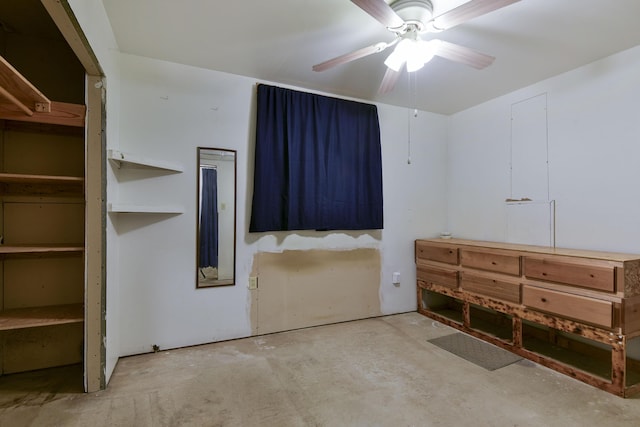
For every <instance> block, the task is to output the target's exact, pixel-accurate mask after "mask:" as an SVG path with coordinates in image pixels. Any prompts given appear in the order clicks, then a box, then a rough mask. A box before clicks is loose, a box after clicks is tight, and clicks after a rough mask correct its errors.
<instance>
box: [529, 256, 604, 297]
mask: <svg viewBox="0 0 640 427" xmlns="http://www.w3.org/2000/svg"><path fill="white" fill-rule="evenodd" d="M594 263H595V261H591V262H590V263H586V262H567V261H558V260H554V259H549V258H533V257H524V275H525V276H526V277H528V278H532V279H540V280H545V281H549V282H559V283H564V284H568V285H574V286H580V287H583V288H589V289H596V290H599V291H606V292H615V291H616V287H615V268H614V267H613V266H609V265H597V264H595V265H594Z"/></svg>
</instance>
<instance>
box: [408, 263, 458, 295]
mask: <svg viewBox="0 0 640 427" xmlns="http://www.w3.org/2000/svg"><path fill="white" fill-rule="evenodd" d="M417 278H418V280H422V281H424V282H426V283H432V284H436V285H440V286H445V287H447V288H452V289H455V288H457V287H458V271H457V270H453V269H450V268H443V267H435V266H433V265H429V264H424V263H418V264H417Z"/></svg>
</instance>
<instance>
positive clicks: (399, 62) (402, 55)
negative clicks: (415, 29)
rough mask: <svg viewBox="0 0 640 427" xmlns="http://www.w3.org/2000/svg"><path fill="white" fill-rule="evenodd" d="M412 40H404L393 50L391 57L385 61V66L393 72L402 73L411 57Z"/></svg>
mask: <svg viewBox="0 0 640 427" xmlns="http://www.w3.org/2000/svg"><path fill="white" fill-rule="evenodd" d="M410 44H411V40H409V39H402V40H400V43H398V45H397V46H396V47H395V49H393V52H391V55H389V56H388V57H387V59H386V60H385V61H384V65H386V66H387V67H389V68H391V69H392V70H393V71H400V69H401V68H402V66H403V65H404V63H405V62H407V57H408V56H409V50H410V49H411V47H410Z"/></svg>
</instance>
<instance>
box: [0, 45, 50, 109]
mask: <svg viewBox="0 0 640 427" xmlns="http://www.w3.org/2000/svg"><path fill="white" fill-rule="evenodd" d="M0 102H1V103H2V104H10V105H13V106H15V107H17V108H18V109H19V110H21V111H22V113H23V114H26V115H27V116H33V114H34V113H35V112H36V111H38V112H41V113H48V112H50V111H51V101H50V100H49V99H47V97H46V96H44V95H43V94H42V92H40V91H39V90H38V89H36V87H35V86H34V85H32V84H31V83H30V82H29V81H28V80H27V79H25V78H24V76H22V74H20V73H19V72H18V71H17V70H16V69H15V68H13V66H12V65H11V64H9V63H8V62H7V60H6V59H4V58H3V57H1V56H0Z"/></svg>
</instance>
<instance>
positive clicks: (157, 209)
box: [109, 203, 184, 214]
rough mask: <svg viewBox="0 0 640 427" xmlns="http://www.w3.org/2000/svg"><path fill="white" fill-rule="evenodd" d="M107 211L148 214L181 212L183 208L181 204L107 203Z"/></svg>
mask: <svg viewBox="0 0 640 427" xmlns="http://www.w3.org/2000/svg"><path fill="white" fill-rule="evenodd" d="M109 212H113V213H148V214H154V213H156V214H181V213H184V209H183V208H182V207H181V206H175V205H173V206H168V205H164V206H155V205H154V206H151V205H134V204H126V203H109Z"/></svg>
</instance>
